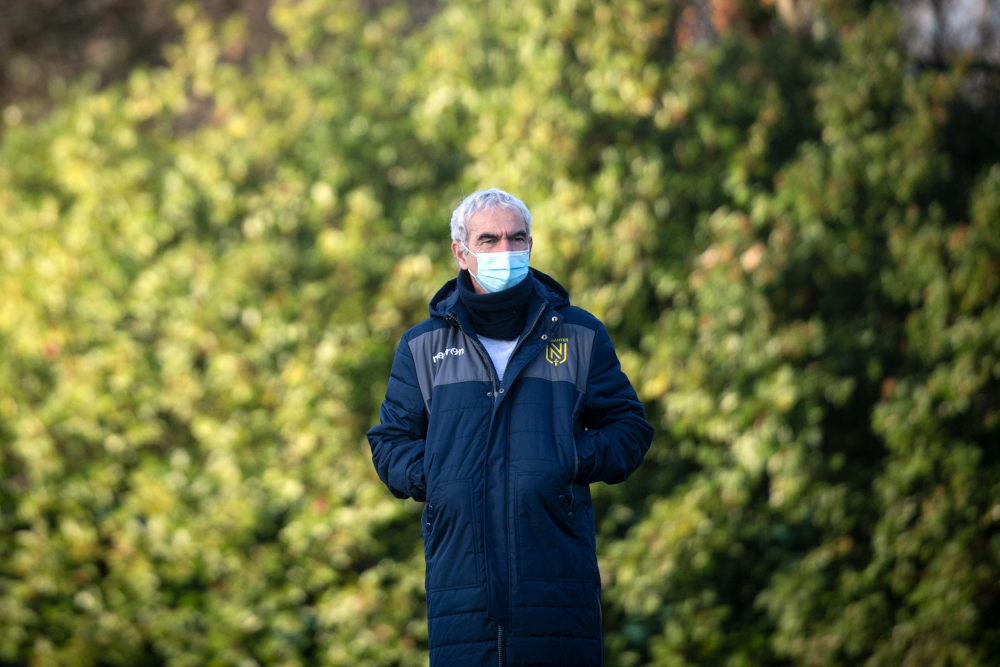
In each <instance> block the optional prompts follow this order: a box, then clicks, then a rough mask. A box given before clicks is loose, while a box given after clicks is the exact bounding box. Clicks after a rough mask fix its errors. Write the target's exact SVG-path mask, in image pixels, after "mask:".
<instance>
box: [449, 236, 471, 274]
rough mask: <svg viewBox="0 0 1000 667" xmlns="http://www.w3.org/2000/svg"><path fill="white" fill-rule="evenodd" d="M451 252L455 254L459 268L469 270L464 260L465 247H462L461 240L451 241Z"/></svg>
mask: <svg viewBox="0 0 1000 667" xmlns="http://www.w3.org/2000/svg"><path fill="white" fill-rule="evenodd" d="M451 254H453V255H454V256H455V261H456V262H458V266H459V268H461V269H465V270H466V271H468V270H469V264H468V262H466V261H465V248H463V247H462V244H461V242H459V241H452V242H451Z"/></svg>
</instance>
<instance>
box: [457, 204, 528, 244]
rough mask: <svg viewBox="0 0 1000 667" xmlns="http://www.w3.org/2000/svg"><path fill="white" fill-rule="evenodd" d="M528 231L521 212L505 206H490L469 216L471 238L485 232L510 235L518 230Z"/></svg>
mask: <svg viewBox="0 0 1000 667" xmlns="http://www.w3.org/2000/svg"><path fill="white" fill-rule="evenodd" d="M527 231H528V228H527V225H525V224H524V220H522V219H521V216H520V215H519V214H517V213H515V212H514V211H508V210H507V209H503V208H488V209H484V210H482V211H477V212H476V213H474V214H473V215H472V217H470V218H469V236H470V237H471V238H475V237H476V236H478V235H479V234H484V233H493V234H496V235H497V236H510V235H512V234H516V233H517V232H525V233H527Z"/></svg>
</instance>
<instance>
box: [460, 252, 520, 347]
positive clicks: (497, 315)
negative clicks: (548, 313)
mask: <svg viewBox="0 0 1000 667" xmlns="http://www.w3.org/2000/svg"><path fill="white" fill-rule="evenodd" d="M533 287H534V280H533V279H532V277H531V274H530V273H529V274H528V275H527V276H526V277H525V278H524V280H522V281H521V282H519V283H518V284H516V285H514V286H513V287H511V288H509V289H505V290H503V291H501V292H493V293H492V294H476V293H475V291H474V288H473V285H472V276H470V275H469V272H468V271H467V270H465V269H462V270H461V271H460V272H459V274H458V298H459V299H461V300H462V305H464V306H465V309H466V310H467V311H469V319H471V320H472V328H473V329H475V331H476V334H478V335H480V336H485V337H486V338H495V339H497V340H514V339H515V338H517V337H518V336H520V335H521V332H522V331H524V325H525V324H526V323H527V320H528V299H529V298H530V297H531V291H532V288H533Z"/></svg>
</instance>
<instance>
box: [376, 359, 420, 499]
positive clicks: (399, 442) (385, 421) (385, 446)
mask: <svg viewBox="0 0 1000 667" xmlns="http://www.w3.org/2000/svg"><path fill="white" fill-rule="evenodd" d="M379 418H380V421H381V423H380V424H378V425H377V426H374V427H372V429H371V430H370V431H368V443H369V444H370V445H371V448H372V462H373V463H374V464H375V470H376V471H377V472H378V476H379V479H381V480H382V482H383V483H385V485H386V486H387V487H389V491H391V492H392V495H394V496H396V497H397V498H413V499H414V500H416V501H418V502H423V501H424V498H425V496H426V485H425V481H424V438H425V437H426V436H427V411H426V410H425V409H424V400H423V396H421V394H420V386H419V384H418V382H417V371H416V367H415V366H414V364H413V357H412V356H411V355H410V349H409V346H408V345H407V344H406V341H405V340H403V341H400V343H399V347H397V348H396V356H395V357H394V358H393V360H392V371H391V372H390V373H389V386H388V388H387V389H386V392H385V400H384V401H382V407H381V408H380V410H379Z"/></svg>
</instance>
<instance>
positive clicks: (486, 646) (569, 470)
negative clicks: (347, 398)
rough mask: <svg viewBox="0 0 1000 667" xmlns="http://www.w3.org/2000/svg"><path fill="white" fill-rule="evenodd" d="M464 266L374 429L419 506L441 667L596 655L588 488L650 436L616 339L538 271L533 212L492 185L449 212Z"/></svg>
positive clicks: (434, 646)
mask: <svg viewBox="0 0 1000 667" xmlns="http://www.w3.org/2000/svg"><path fill="white" fill-rule="evenodd" d="M451 238H452V244H451V249H452V252H453V253H454V255H455V259H456V260H457V261H458V266H459V267H460V269H461V271H460V272H459V275H458V277H457V278H456V279H454V280H451V281H449V282H448V283H447V284H445V286H444V287H442V288H441V290H440V291H439V292H438V293H437V294H436V295H435V296H434V298H433V299H432V300H431V304H430V312H431V316H430V317H429V318H428V319H426V320H424V321H423V322H421V323H420V324H418V325H417V326H415V327H413V328H412V329H410V330H409V331H407V332H406V333H405V334H404V335H403V339H402V340H401V341H400V343H399V347H398V348H397V350H396V356H395V359H394V360H393V363H392V372H391V374H390V376H389V387H388V389H387V391H386V395H385V401H384V402H383V403H382V409H381V413H380V417H381V424H380V425H378V426H375V427H374V428H372V429H371V431H369V432H368V440H369V442H370V444H371V448H372V460H373V462H374V464H375V468H376V470H377V471H378V475H379V477H380V478H381V479H382V481H383V482H384V483H385V484H386V486H388V487H389V490H390V491H391V492H392V494H393V495H395V496H396V497H398V498H413V499H414V500H417V501H421V502H424V503H425V504H424V511H423V536H424V557H425V559H426V563H427V574H426V585H427V622H428V635H429V640H430V661H431V667H472V666H475V667H480V666H481V665H499V666H500V667H504V666H508V665H510V666H513V665H553V666H555V665H558V666H560V667H565V666H569V665H573V666H579V667H590V666H594V667H596V666H598V665H601V664H603V640H602V635H601V578H600V573H599V572H598V569H597V557H596V546H595V540H594V509H593V505H592V504H591V500H590V486H589V485H590V484H592V483H594V482H607V483H609V484H615V483H617V482H621V481H624V480H625V479H626V478H627V477H628V476H629V475H630V474H631V473H632V471H633V470H635V469H636V467H637V466H638V465H639V464H640V463H641V462H642V459H643V456H644V455H645V453H646V450H647V449H648V448H649V444H650V441H651V439H652V435H653V429H652V427H650V425H649V424H648V423H647V422H646V420H645V418H644V413H643V406H642V403H641V402H640V401H639V399H638V398H637V397H636V394H635V391H634V390H633V389H632V385H631V384H629V381H628V378H626V377H625V375H624V373H622V370H621V367H620V366H619V363H618V358H617V356H616V355H615V350H614V347H613V346H612V344H611V339H610V338H609V337H608V332H607V330H606V329H605V328H604V325H602V324H601V323H600V322H599V321H598V320H597V319H596V318H595V317H593V316H592V315H590V314H589V313H587V312H585V311H583V310H581V309H579V308H575V307H573V306H571V305H570V303H569V296H568V294H567V293H566V290H565V289H563V288H562V286H560V285H559V284H558V283H557V282H556V281H555V280H553V279H552V278H550V277H549V276H547V275H545V274H544V273H541V272H540V271H538V270H536V269H532V268H529V266H528V259H529V257H530V254H531V245H532V239H531V214H530V213H529V212H528V209H527V207H526V206H525V205H524V203H523V202H521V200H519V199H517V198H516V197H514V196H512V195H510V194H508V193H506V192H503V191H502V190H497V189H495V188H494V189H490V190H483V191H480V192H476V193H473V194H471V195H469V196H468V197H467V198H466V199H465V200H464V201H463V202H462V203H461V204H460V205H459V207H458V208H457V209H455V212H454V214H453V215H452V218H451Z"/></svg>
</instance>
